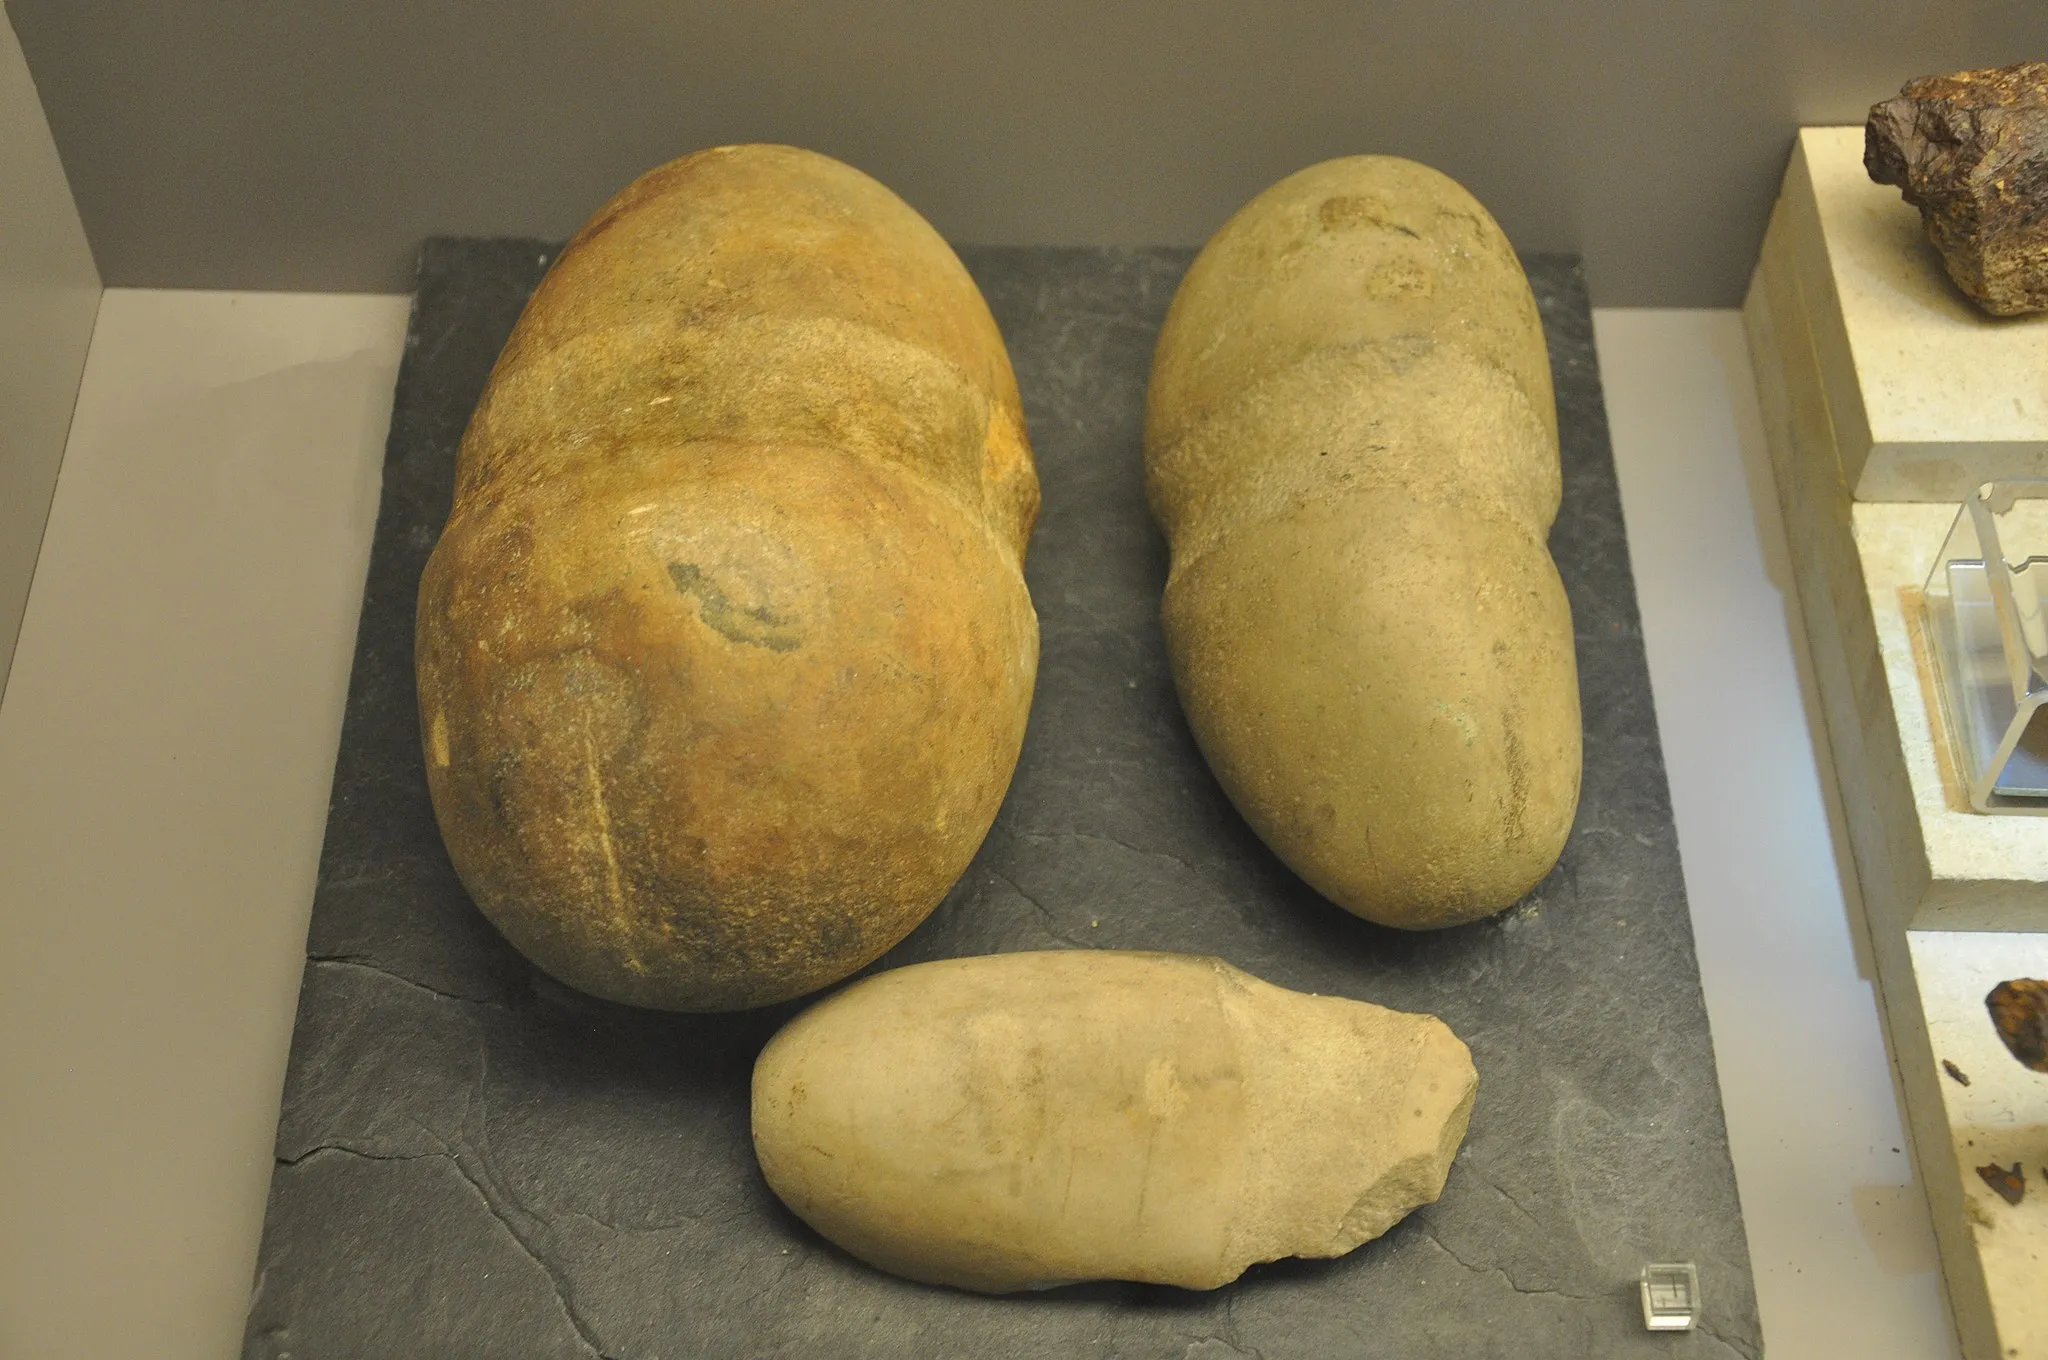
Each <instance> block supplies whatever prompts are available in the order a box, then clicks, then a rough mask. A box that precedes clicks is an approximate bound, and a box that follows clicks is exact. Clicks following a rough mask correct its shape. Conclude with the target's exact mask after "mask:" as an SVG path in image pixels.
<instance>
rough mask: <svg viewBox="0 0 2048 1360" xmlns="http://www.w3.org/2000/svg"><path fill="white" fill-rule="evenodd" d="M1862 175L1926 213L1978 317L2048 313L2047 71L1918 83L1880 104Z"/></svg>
mask: <svg viewBox="0 0 2048 1360" xmlns="http://www.w3.org/2000/svg"><path fill="white" fill-rule="evenodd" d="M1863 165H1864V168H1865V169H1866V170H1868V171H1869V172H1870V177H1871V178H1872V179H1873V180H1876V181H1877V182H1878V183H1879V184H1894V185H1897V186H1898V187H1899V189H1900V190H1901V192H1902V193H1903V194H1904V196H1905V199H1906V202H1908V203H1910V204H1912V205H1913V206H1914V207H1916V208H1918V209H1919V210H1920V220H1921V222H1922V223H1923V224H1924V225H1925V226H1926V228H1927V239H1928V240H1930V241H1932V242H1933V243H1934V246H1935V248H1936V249H1937V250H1939V251H1940V252H1941V258H1942V262H1943V263H1944V264H1945V265H1946V266H1947V267H1948V274H1949V277H1950V278H1952V279H1954V280H1955V283H1956V286H1957V287H1958V288H1960V289H1962V290H1963V292H1964V293H1966V294H1968V295H1969V297H1970V299H1971V300H1972V301H1973V302H1975V303H1976V304H1977V305H1978V306H1979V307H1981V308H1983V309H1984V310H1985V311H1987V312H1989V313H1990V314H1991V315H1993V316H2019V315H2023V314H2025V313H2028V312H2038V311H2042V310H2044V309H2048V62H2041V61H2023V62H2019V63H2016V64H2014V65H2012V66H2000V67H1993V68H1989V69H1986V70H1979V71H1958V72H1956V73H1955V74H1954V75H1946V76H1926V77H1923V78H1922V79H1919V80H1915V81H1911V82H1909V83H1908V84H1907V85H1906V87H1905V88H1904V89H1903V90H1901V91H1900V92H1899V94H1898V95H1897V97H1895V98H1892V99H1887V100H1885V101H1884V102H1883V103H1881V104H1876V105H1873V106H1872V108H1871V110H1870V118H1869V121H1868V122H1866V123H1865V124H1864V149H1863Z"/></svg>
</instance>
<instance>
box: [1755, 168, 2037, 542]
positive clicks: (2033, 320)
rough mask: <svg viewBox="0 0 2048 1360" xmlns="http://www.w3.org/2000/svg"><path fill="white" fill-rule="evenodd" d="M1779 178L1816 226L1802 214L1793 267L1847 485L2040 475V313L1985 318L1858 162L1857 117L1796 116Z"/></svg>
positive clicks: (1917, 496)
mask: <svg viewBox="0 0 2048 1360" xmlns="http://www.w3.org/2000/svg"><path fill="white" fill-rule="evenodd" d="M1802 184H1803V185H1810V189H1807V188H1804V187H1801V186H1802ZM1786 187H1787V190H1788V193H1787V196H1786V201H1787V206H1788V207H1789V208H1790V209H1792V210H1793V211H1794V212H1795V213H1796V214H1798V215H1799V216H1800V217H1801V218H1802V219H1810V221H1811V222H1812V226H1813V231H1814V233H1816V235H1808V234H1806V233H1807V227H1806V225H1805V220H1802V222H1801V233H1802V234H1801V238H1800V239H1799V240H1798V241H1797V242H1796V254H1797V259H1798V267H1799V269H1800V274H1801V283H1802V285H1803V286H1804V287H1805V289H1806V291H1807V294H1808V297H1809V299H1810V300H1811V301H1812V303H1813V304H1814V305H1813V306H1812V307H1811V309H1810V310H1809V313H1808V317H1807V320H1808V323H1809V324H1810V325H1811V326H1812V327H1813V329H1814V336H1815V341H1816V345H1817V347H1818V356H1819V362H1820V364H1821V366H1822V368H1823V370H1824V371H1825V372H1826V373H1827V375H1828V378H1829V381H1828V386H1827V401H1828V404H1829V406H1830V408H1831V409H1832V411H1833V413H1834V420H1835V426H1836V431H1837V438H1838V440H1839V442H1840V444H1841V455H1840V456H1841V459H1842V463H1843V465H1844V467H1845V468H1847V469H1848V471H1849V474H1850V484H1851V486H1852V487H1853V488H1854V489H1855V492H1856V496H1857V498H1858V499H1859V500H1870V501H1907V500H1911V501H1951V502H1953V501H1960V500H1961V499H1962V498H1963V497H1964V496H1965V495H1967V494H1968V493H1969V492H1970V490H1971V489H1972V488H1974V487H1976V486H1977V485H1978V484H1979V483H1982V482H1987V481H1991V480H1993V479H1994V478H1999V477H2042V476H2048V378H2044V376H2043V375H2044V374H2048V315H2040V316H2032V317H2018V318H2011V319H2006V320H2000V319H1996V318H1993V317H1988V316H1985V315H1984V314H1983V313H1982V312H1980V311H1978V310H1977V309H1976V307H1974V306H1973V305H1972V304H1971V303H1970V300H1969V299H1968V298H1966V297H1964V296H1963V295H1962V294H1961V293H1960V292H1958V291H1957V290H1956V289H1955V287H1954V286H1953V285H1952V284H1951V283H1950V282H1949V280H1948V279H1947V278H1946V277H1945V276H1944V274H1943V270H1942V262H1941V257H1940V256H1939V255H1938V254H1936V253H1935V250H1934V248H1933V247H1932V246H1930V245H1928V243H1927V241H1926V240H1925V239H1924V237H1923V236H1922V234H1921V229H1920V219H1919V216H1918V214H1916V213H1915V212H1914V211H1913V209H1912V208H1910V207H1908V206H1907V205H1906V204H1905V203H1902V202H1900V200H1899V196H1898V193H1897V191H1896V190H1893V189H1890V188H1887V187H1885V186H1884V185H1882V184H1873V183H1871V182H1870V177H1869V176H1868V175H1867V174H1866V173H1865V172H1864V169H1863V129H1861V128H1858V127H1810V128H1801V129H1800V132H1799V140H1798V142H1797V144H1796V145H1795V147H1794V149H1793V168H1792V170H1791V171H1790V172H1789V173H1788V175H1787V185H1786ZM1795 188H1798V189H1799V192H1798V193H1797V194H1794V193H1792V192H1790V191H1791V190H1793V189H1795Z"/></svg>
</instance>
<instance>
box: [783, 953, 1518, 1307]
mask: <svg viewBox="0 0 2048 1360" xmlns="http://www.w3.org/2000/svg"><path fill="white" fill-rule="evenodd" d="M1477 1083H1478V1077H1477V1074H1476V1073H1475V1072H1474V1070H1473V1067H1472V1060H1471V1055H1470V1054H1469V1053H1468V1052H1467V1050H1466V1048H1465V1045H1464V1044H1463V1043H1461V1042H1459V1040H1458V1039H1457V1037H1456V1036H1455V1035H1453V1034H1452V1033H1451V1031H1450V1029H1449V1028H1448V1027H1447V1026H1445V1025H1444V1024H1443V1023H1442V1022H1441V1021H1439V1020H1436V1019H1435V1018H1433V1017H1430V1016H1422V1015H1408V1014H1404V1013H1401V1012H1398V1011H1390V1010H1386V1009H1384V1008H1382V1007H1379V1006H1373V1005H1369V1004H1367V1003H1365V1002H1360V1001H1349V1000H1345V999H1342V998H1339V997H1322V996H1309V995H1305V994H1303V993H1300V992H1290V991H1287V990H1285V989H1283V988H1279V987H1275V986H1273V985H1272V984H1270V983H1267V982H1262V981H1260V980H1259V979H1258V978H1255V977H1252V976H1250V975H1249V974H1246V973H1243V972H1240V971H1238V970H1237V969H1235V968H1232V967H1231V966H1230V965H1228V964H1226V963H1224V962H1222V961H1221V960H1220V959H1210V958H1198V957H1193V956H1189V955H1179V954H1140V953H1127V952H1118V951H1110V950H1099V951H1098V950H1088V951H1083V950H1073V951H1065V952H1051V953H1027V954H1001V955H994V956H990V957H985V958H969V959H951V960H947V961H944V962H940V963H929V964H921V965H917V966H915V967H910V968H903V969H898V970H896V971H895V972H890V973H884V974H881V975H879V976H877V977H873V978H869V979H867V980H865V981H863V982H860V983H858V984H856V985H854V986H852V987H849V988H848V989H846V990H845V991H844V992H841V993H839V994H838V995H837V996H834V997H832V998H830V999H829V1000H826V1001H823V1002H821V1003H819V1004H818V1005H817V1006H815V1007H813V1008H812V1009H810V1010H808V1011H806V1012H804V1013H803V1014H802V1015H800V1016H798V1017H797V1018H796V1019H795V1020H793V1021H791V1022H790V1023H789V1025H787V1026H786V1027H785V1028H784V1029H783V1030H782V1032H781V1033H779V1034H778V1035H776V1037H775V1038H774V1039H773V1040H772V1041H770V1043H769V1045H768V1047H767V1048H766V1049H764V1050H763V1051H762V1054H761V1057H760V1059H759V1061H758V1062H757V1063H756V1065H755V1068H754V1148H755V1152H756V1154H757V1155H758V1156H759V1158H760V1161H761V1169H762V1172H763V1174H765V1175H766V1177H767V1179H768V1184H769V1185H770V1187H772V1188H773V1189H774V1191H775V1193H776V1194H777V1195H779V1196H781V1198H782V1200H783V1201H784V1202H785V1203H786V1204H788V1205H789V1206H790V1208H791V1209H792V1210H794V1211H795V1212H796V1213H797V1214H798V1215H799V1216H800V1217H802V1218H803V1219H804V1220H805V1221H806V1222H808V1223H809V1224H811V1226H812V1227H814V1228H816V1229H817V1230H818V1231H819V1232H821V1233H823V1234H824V1235H825V1236H826V1237H828V1238H830V1239H831V1240H832V1241H834V1242H836V1243H838V1244H839V1245H840V1246H842V1247H844V1248H845V1249H846V1250H848V1251H850V1252H852V1253H853V1254H854V1255H856V1256H859V1257H860V1258H861V1259H863V1260H865V1261H868V1262H870V1263H871V1264H874V1265H877V1266H879V1267H881V1268H882V1269H884V1270H889V1271H893V1272H895V1273H897V1274H899V1275H905V1276H908V1277H910V1278H912V1279H917V1280H924V1281H928V1282H931V1283H937V1284H950V1285H957V1286H959V1287H961V1288H966V1289H977V1290H983V1291H987V1292H992V1293H1002V1292H1008V1291H1011V1290H1018V1289H1036V1288H1045V1287H1049V1286H1052V1285H1057V1284H1063V1283H1068V1282H1071V1281H1076V1280H1089V1279H1102V1278H1111V1279H1127V1280H1143V1281H1150V1282H1153V1283H1159V1284H1175V1285H1181V1286H1183V1287H1186V1288H1192V1289H1213V1288H1215V1287H1216V1286H1218V1285H1222V1284H1227V1283H1228V1282H1230V1281H1231V1280H1233V1279H1236V1278H1237V1276H1238V1275H1239V1274H1240V1273H1241V1272H1242V1271H1243V1270H1244V1269H1245V1267H1247V1266H1249V1265H1251V1264H1252V1263H1254V1262H1257V1261H1268V1260H1274V1259H1277V1258H1279V1257H1283V1256H1338V1255H1342V1254H1343V1253H1345V1252H1347V1251H1350V1250H1351V1249H1352V1248H1354V1247H1356V1246H1358V1245H1359V1244H1360V1243H1362V1242H1364V1241H1367V1240H1368V1239H1370V1238H1373V1237H1377V1236H1378V1235H1379V1234H1381V1233H1383V1232H1385V1231H1386V1230H1387V1229H1388V1228H1390V1227H1392V1226H1393V1225H1394V1224H1395V1223H1397V1222H1399V1221H1400V1219H1401V1218H1402V1217H1404V1216H1405V1215H1406V1214H1407V1213H1408V1212H1409V1211H1411V1210H1413V1209H1415V1208H1417V1207H1418V1206H1420V1205H1423V1204H1427V1203H1430V1202H1431V1201H1433V1200H1435V1199H1436V1197H1437V1196H1438V1195H1439V1194H1441V1193H1442V1191H1443V1186H1444V1181H1445V1179H1446V1177H1447V1176H1448V1175H1449V1173H1450V1164H1451V1159H1452V1158H1453V1157H1454V1156H1455V1155H1456V1153H1457V1149H1458V1146H1459V1144H1460V1143H1461V1142H1462V1141H1463V1139H1464V1135H1465V1125H1466V1121H1467V1119H1468V1118H1469V1117H1470V1114H1471V1109H1472V1099H1473V1095H1474V1093H1475V1091H1476V1089H1477Z"/></svg>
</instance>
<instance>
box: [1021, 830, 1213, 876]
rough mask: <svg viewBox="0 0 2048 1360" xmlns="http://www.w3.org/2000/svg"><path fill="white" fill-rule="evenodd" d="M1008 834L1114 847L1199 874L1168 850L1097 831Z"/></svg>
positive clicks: (1024, 837)
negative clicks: (1145, 846) (1150, 848)
mask: <svg viewBox="0 0 2048 1360" xmlns="http://www.w3.org/2000/svg"><path fill="white" fill-rule="evenodd" d="M1010 834H1011V835H1013V836H1015V837H1016V838H1017V839H1018V840H1022V841H1094V842H1096V843H1097V844H1099V845H1114V846H1115V847H1116V848H1117V849H1119V850H1128V851H1130V852H1131V853H1132V854H1134V855H1143V856H1144V857H1145V858H1147V859H1163V860H1167V861H1169V862H1171V863H1174V864H1178V865H1179V866H1180V867H1181V868H1183V869H1185V870H1187V871H1188V872H1189V873H1197V872H1200V871H1199V870H1197V869H1196V868H1195V866H1194V865H1192V864H1190V863H1188V862H1187V861H1186V860H1184V859H1182V858H1181V857H1180V856H1179V855H1176V854H1174V853H1173V852H1172V851H1170V850H1147V849H1145V848H1143V847H1142V846H1136V845H1132V844H1131V843H1130V842H1129V841H1123V840H1118V839H1117V838H1116V837H1115V836H1105V835H1103V834H1102V833H1101V832H1099V831H1013V832H1011V833H1010Z"/></svg>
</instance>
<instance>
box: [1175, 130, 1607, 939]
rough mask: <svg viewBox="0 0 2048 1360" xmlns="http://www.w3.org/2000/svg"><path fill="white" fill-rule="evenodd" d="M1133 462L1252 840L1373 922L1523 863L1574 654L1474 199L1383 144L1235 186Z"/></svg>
mask: <svg viewBox="0 0 2048 1360" xmlns="http://www.w3.org/2000/svg"><path fill="white" fill-rule="evenodd" d="M1145 462H1146V481H1147V491H1148V494H1149V496H1150V499H1151V503H1152V508H1153V512H1154V513H1155V514H1156V515H1157V517H1158V519H1159V522H1160V524H1161V525H1162V527H1163V528H1164V529H1165V531H1166V534H1167V537H1168V539H1169V540H1170V541H1171V544H1172V550H1173V564H1172V570H1171V574H1170V576H1169V577H1168V580H1167V585H1166V598H1165V603H1164V609H1163V614H1164V622H1165V628H1166V638H1167V645H1168V649H1169V651H1170V654H1171V658H1172V662H1173V673H1174V680H1175V684H1176V685H1177V687H1178V689H1179V691H1180V698H1181V703H1182V705H1183V706H1184V707H1185V708H1186V710H1187V714H1188V720H1189V722H1190V724H1191V725H1192V727H1193V729H1194V732H1195V736H1196V738H1197V740H1199V741H1200V743H1201V746H1202V751H1203V754H1204V755H1205V756H1207V758H1208V760H1209V764H1210V767H1211V768H1212V769H1213V770H1214V771H1215V772H1216V776H1217V778H1218V779H1219V780H1220V781H1221V782H1222V784H1223V787H1224V788H1225V790H1226V791H1228V793H1229V794H1230V796H1231V798H1232V800H1233V801H1234V802H1235V803H1236V804H1237V807H1238V809H1239V810H1240V811H1241V812H1243V814H1244V816H1245V818H1246V820H1247V821H1249V822H1250V823H1251V825H1252V826H1253V828H1254V829H1256V830H1257V831H1258V833H1259V835H1260V836H1261V837H1263V838H1264V840H1265V841H1266V843H1267V844H1268V845H1270V846H1271V847H1272V848H1273V849H1274V851H1275V852H1276V853H1278V854H1279V855H1280V857H1281V858H1282V859H1284V860H1285V861H1286V862H1287V863H1288V865H1289V866H1290V867H1292V868H1293V869H1294V870H1295V871H1296V872H1297V873H1299V874H1300V875H1301V876H1302V877H1303V878H1305V879H1307V880H1308V881H1309V883H1310V884H1311V885H1313V886H1314V887H1315V888H1316V890H1317V891H1319V892H1321V893H1322V894H1324V895H1325V896H1326V897H1329V898H1330V899H1331V900H1332V901H1334V902H1336V903H1337V904H1338V905H1340V906H1343V907H1345V908H1346V909H1348V910H1350V911H1353V912H1356V913H1357V914H1359V915H1361V916H1364V917H1367V918H1369V919H1371V920H1374V921H1378V922H1380V923H1382V924H1386V925H1394V926H1403V927H1410V928H1423V927H1435V926H1447V925H1455V924H1458V923H1460V922H1463V921H1469V920H1473V919H1475V918H1477V917H1481V916H1485V915H1487V914H1489V913H1492V912H1495V911H1498V910H1500V909H1501V908H1503V907H1506V906H1509V905H1511V904H1512V903H1514V902H1515V901H1517V900H1518V899H1520V898H1521V897H1522V895H1523V894H1525V893H1526V892H1528V891H1529V889H1530V888H1532V887H1534V886H1535V884H1536V883H1537V881H1538V880H1540V879H1541V878H1542V877H1543V875H1544V874H1546V873H1548V872H1549V870H1550V868H1551V866H1552V865H1553V864H1555V863H1556V861H1557V856H1558V854H1559V852H1560V851H1561V850H1562V849H1563V846H1564V841H1565V837H1566V836H1567V835H1568V834H1569V832H1570V830H1571V825H1572V818H1573V815H1574V813H1575V812H1576V810H1577V806H1578V793H1579V772H1580V732H1579V700H1578V677H1577V666H1576V660H1575V658H1574V655H1573V643H1572V621H1571V611H1570V607H1569V605H1568V604H1567V602H1566V600H1565V594H1564V587H1563V585H1562V583H1561V582H1560V581H1559V579H1558V574H1557V567H1556V564H1555V563H1554V562H1552V560H1551V558H1550V553H1549V547H1548V541H1547V540H1548V534H1549V531H1550V525H1551V522H1552V520H1553V519H1555V518H1556V515H1557V509H1558V499H1559V495H1560V482H1559V467H1558V454H1557V413H1556V408H1555V405H1554V403H1553V398H1552V393H1551V380H1550V365H1549V359H1548V355H1547V352H1546V350H1545V347H1544V340H1543V329H1542V323H1541V320H1540V318H1539V317H1538V315H1537V311H1536V304H1535V300H1534V298H1533V297H1532V296H1531V294H1530V291H1529V285H1528V281H1527V279H1526V278H1525V277H1524V276H1523V273H1522V270H1521V267H1520V264H1519V263H1518V262H1517V260H1516V259H1515V254H1514V251H1513V250H1512V249H1511V248H1510V247H1509V245H1508V242H1507V238H1506V237H1505V236H1503V235H1502V234H1501V231H1500V228H1499V227H1498V226H1496V225H1495V224H1494V222H1493V219H1492V218H1490V217H1489V216H1487V213H1486V210H1485V209H1484V208H1483V207H1481V206H1480V205H1479V203H1478V202H1477V201H1476V200H1475V199H1473V197H1472V196H1471V195H1470V194H1468V193H1466V192H1465V191H1464V190H1463V189H1462V188H1460V187H1459V186H1458V185H1457V184H1456V183H1454V182H1453V181H1451V180H1450V179H1448V178H1446V177H1445V176H1443V175H1441V174H1439V173H1437V172H1436V171H1434V170H1431V169H1429V168H1428V167H1426V166H1422V165H1417V164H1415V163H1414V162H1412V161H1405V160H1400V159H1397V158H1394V157H1387V156H1357V157H1352V158H1349V159H1344V160H1336V161H1328V162H1325V163H1323V164H1321V165H1316V166H1312V167H1310V168H1309V169H1307V170H1303V171H1301V172H1299V173H1298V174H1295V175H1292V176H1289V177H1288V178H1287V179H1285V180H1282V181H1281V182H1280V183H1278V184H1276V185H1274V186H1273V187H1272V188H1270V189H1268V190H1266V191H1265V192H1264V193H1262V194H1260V195H1259V196H1258V197H1257V198H1255V199H1253V200H1252V201H1251V202H1250V203H1249V204H1247V205H1246V206H1245V207H1244V208H1242V209H1240V210H1239V212H1238V213H1237V215H1236V216H1234V217H1233V218H1231V220H1230V221H1229V222H1228V223H1226V224H1225V225H1224V227H1223V229H1222V230H1221V231H1219V232H1218V233H1217V234H1216V236H1215V238H1214V239H1213V240H1211V241H1210V242H1209V244H1208V245H1207V246H1206V247H1205V248H1204V249H1203V251H1202V253H1201V255H1200V257H1199V258H1197V259H1196V261H1195V264H1194V267H1193V268H1192V269H1191V270H1189V272H1188V276H1187V279H1186V280H1185V281H1184V282H1183V283H1182V285H1181V287H1180V291H1179V293H1178V294H1176V296H1175V297H1174V301H1173V307H1172V310H1171V311H1170V312H1169V314H1168V316H1167V320H1166V326H1165V329H1164V331H1163V333H1162V334H1161V336H1160V339H1159V348H1158V351H1157V354H1156V356H1155V358H1154V360H1153V368H1152V380H1151V388H1150V392H1149V396H1148V402H1147V412H1146V430H1145Z"/></svg>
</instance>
